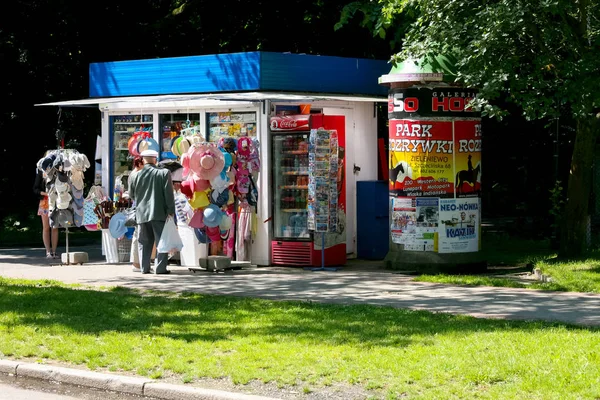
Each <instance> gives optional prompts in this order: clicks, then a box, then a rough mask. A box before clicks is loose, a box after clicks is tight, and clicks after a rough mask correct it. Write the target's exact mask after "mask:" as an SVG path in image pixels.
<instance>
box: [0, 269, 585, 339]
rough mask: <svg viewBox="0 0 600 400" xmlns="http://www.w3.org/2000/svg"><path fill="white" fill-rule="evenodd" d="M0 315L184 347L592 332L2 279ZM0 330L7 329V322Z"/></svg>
mask: <svg viewBox="0 0 600 400" xmlns="http://www.w3.org/2000/svg"><path fill="white" fill-rule="evenodd" d="M500 296H502V295H500ZM507 300H509V299H507ZM509 301H510V300H509ZM0 309H1V310H10V313H12V314H14V315H15V319H16V322H15V323H14V325H16V326H23V325H25V326H32V327H43V328H49V329H52V328H54V327H62V328H63V329H68V330H73V331H75V332H77V333H80V334H86V335H96V334H101V333H104V332H107V331H110V332H125V333H127V332H136V333H139V334H140V335H149V336H151V337H153V336H163V337H167V338H171V339H174V340H178V341H184V342H193V341H211V342H213V341H220V340H223V339H228V338H233V337H237V338H244V337H248V336H259V337H261V340H264V341H265V342H267V343H268V342H282V340H283V341H285V340H288V339H289V340H296V339H304V340H310V341H319V342H324V343H328V344H333V345H342V344H344V345H353V346H358V347H363V348H364V347H371V346H394V347H398V346H408V345H409V344H411V343H413V342H415V341H420V339H419V338H421V337H428V336H430V335H431V334H435V333H444V332H455V333H464V332H475V331H498V330H502V331H506V330H511V329H517V330H531V331H532V332H533V331H536V330H538V329H542V328H545V327H548V326H565V327H567V328H568V329H574V330H581V329H584V330H589V329H590V328H582V327H576V326H570V325H568V324H563V323H551V322H520V321H503V320H483V319H476V318H473V317H466V316H455V315H450V314H441V313H430V312H426V311H409V310H402V309H396V308H391V307H377V306H370V305H351V306H340V305H329V304H317V303H308V302H299V301H269V300H258V299H253V298H238V297H228V296H213V295H200V294H191V293H185V294H183V295H176V294H173V293H156V294H154V293H152V294H150V293H138V292H135V291H132V290H129V289H122V288H119V289H113V290H111V291H106V292H102V291H95V290H87V289H73V288H67V287H57V286H52V285H48V284H47V282H46V283H44V282H42V283H40V284H38V285H17V284H12V283H10V281H7V280H0ZM0 314H1V312H0ZM4 325H5V326H6V329H11V326H10V325H11V323H4ZM592 329H593V328H592ZM593 330H595V329H593ZM282 338H283V339H282ZM286 338H287V339H286Z"/></svg>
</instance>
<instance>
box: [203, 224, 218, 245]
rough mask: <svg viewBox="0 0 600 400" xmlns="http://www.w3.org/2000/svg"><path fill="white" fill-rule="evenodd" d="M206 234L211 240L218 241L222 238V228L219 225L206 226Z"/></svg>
mask: <svg viewBox="0 0 600 400" xmlns="http://www.w3.org/2000/svg"><path fill="white" fill-rule="evenodd" d="M206 236H208V238H209V239H210V241H211V242H218V241H220V240H221V230H220V229H219V227H218V226H213V227H206Z"/></svg>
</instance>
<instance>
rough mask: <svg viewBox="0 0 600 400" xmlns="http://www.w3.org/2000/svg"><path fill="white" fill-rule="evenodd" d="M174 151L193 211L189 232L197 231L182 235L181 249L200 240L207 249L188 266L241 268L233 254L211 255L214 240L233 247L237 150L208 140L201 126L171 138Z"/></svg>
mask: <svg viewBox="0 0 600 400" xmlns="http://www.w3.org/2000/svg"><path fill="white" fill-rule="evenodd" d="M171 151H172V153H173V154H174V155H176V156H177V157H178V160H179V165H181V166H182V169H181V171H182V172H183V174H182V177H181V179H182V188H181V193H182V194H183V195H184V196H185V197H186V198H187V201H188V203H189V205H190V206H191V208H192V210H193V215H194V217H191V218H190V219H189V227H190V228H191V230H190V232H193V233H194V235H188V234H186V235H182V241H184V250H182V251H185V249H186V245H187V246H188V247H190V248H194V249H195V248H196V247H197V246H198V244H200V245H204V247H205V251H202V252H201V254H202V255H203V256H204V257H200V258H197V259H196V261H197V266H189V267H188V270H190V271H192V272H197V271H208V272H213V273H217V272H225V271H226V270H231V269H241V268H242V267H241V265H240V264H239V263H237V264H235V263H232V258H233V255H209V254H210V245H211V243H215V242H222V243H223V244H224V245H225V244H226V245H228V246H230V247H228V248H229V249H233V247H234V244H233V243H234V242H233V241H234V240H235V227H234V224H233V223H232V222H234V221H232V218H234V216H235V213H233V212H232V210H236V209H237V199H238V197H237V194H238V193H237V191H236V187H235V173H233V172H234V169H233V168H234V165H233V164H234V163H233V160H234V159H235V154H232V151H227V150H226V149H224V148H223V147H222V146H219V145H217V144H214V143H209V142H206V141H205V140H204V137H203V136H202V135H201V133H200V134H199V132H198V127H190V128H186V129H182V130H181V131H180V135H178V136H176V137H174V138H173V139H172V145H171ZM178 223H179V222H178ZM193 253H195V254H198V253H200V252H197V251H194V252H193ZM229 253H232V251H230V252H229ZM248 264H249V263H248Z"/></svg>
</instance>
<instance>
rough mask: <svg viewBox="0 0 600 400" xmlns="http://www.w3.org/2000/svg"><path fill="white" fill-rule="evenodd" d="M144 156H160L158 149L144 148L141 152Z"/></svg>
mask: <svg viewBox="0 0 600 400" xmlns="http://www.w3.org/2000/svg"><path fill="white" fill-rule="evenodd" d="M140 156H142V157H155V158H158V151H156V150H144V151H142V152H141V153H140Z"/></svg>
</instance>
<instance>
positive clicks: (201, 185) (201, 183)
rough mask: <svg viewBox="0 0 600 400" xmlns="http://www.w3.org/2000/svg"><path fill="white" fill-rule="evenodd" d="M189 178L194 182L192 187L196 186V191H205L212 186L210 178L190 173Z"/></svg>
mask: <svg viewBox="0 0 600 400" xmlns="http://www.w3.org/2000/svg"><path fill="white" fill-rule="evenodd" d="M188 179H191V180H192V182H193V186H192V187H193V188H194V192H204V191H205V190H206V189H208V188H209V187H210V181H209V180H208V179H201V178H200V177H199V176H198V175H196V174H191V175H189V176H188Z"/></svg>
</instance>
